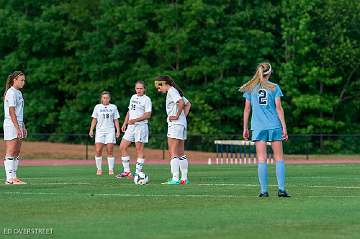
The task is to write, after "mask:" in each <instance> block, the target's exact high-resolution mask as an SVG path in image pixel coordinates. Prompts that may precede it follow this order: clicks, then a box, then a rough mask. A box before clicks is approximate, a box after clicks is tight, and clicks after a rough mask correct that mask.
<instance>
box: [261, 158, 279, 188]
mask: <svg viewBox="0 0 360 239" xmlns="http://www.w3.org/2000/svg"><path fill="white" fill-rule="evenodd" d="M276 172H277V171H276ZM258 177H259V183H260V188H261V193H266V192H268V176H267V164H266V163H258Z"/></svg>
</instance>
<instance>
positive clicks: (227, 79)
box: [0, 0, 360, 135]
mask: <svg viewBox="0 0 360 239" xmlns="http://www.w3.org/2000/svg"><path fill="white" fill-rule="evenodd" d="M359 25H360V1H358V0H279V1H267V0H252V1H246V0H162V1H160V0H93V1H86V0H63V1H60V0H54V1H48V0H0V76H1V78H2V79H3V83H4V84H3V85H5V81H6V78H7V75H9V74H10V73H11V72H12V71H14V70H22V71H24V73H25V75H26V77H27V83H26V86H25V88H24V90H23V94H24V98H25V118H26V123H27V127H28V129H29V133H30V134H31V133H48V132H51V133H62V134H70V133H86V132H87V131H88V127H89V123H90V115H91V112H92V110H93V107H94V106H95V104H97V103H98V102H99V94H100V92H101V91H103V90H108V91H110V92H111V94H112V103H114V104H116V105H117V106H118V108H119V111H120V114H121V118H122V119H124V117H125V114H126V111H127V106H128V102H129V99H130V97H131V95H132V94H133V93H134V83H135V81H137V80H144V81H145V83H146V85H147V95H148V96H150V98H151V99H152V102H153V109H154V112H153V117H152V119H151V123H150V124H151V132H152V133H164V132H165V131H166V115H165V96H164V95H161V94H160V93H158V92H156V90H155V87H154V83H153V82H154V78H155V77H156V76H157V75H160V74H168V75H171V76H172V77H173V78H174V79H175V81H176V82H177V84H178V85H179V86H180V87H181V88H182V89H183V91H184V93H185V95H186V97H187V98H188V99H189V100H190V101H191V103H192V106H193V107H192V111H191V114H190V116H189V121H190V124H189V133H190V134H205V135H220V134H241V133H242V110H243V104H244V99H243V97H242V94H241V93H240V92H239V91H238V87H239V86H240V85H242V84H243V83H244V82H246V81H247V80H249V79H250V78H251V77H252V75H253V74H254V73H255V69H256V66H257V64H258V63H260V62H270V63H271V64H272V66H273V69H274V74H273V76H272V77H271V80H272V81H273V82H275V83H278V84H279V85H280V86H281V88H282V91H283V93H284V97H283V105H284V109H285V116H286V121H287V124H288V132H289V133H290V134H307V133H354V132H360V80H359V76H360V74H359V67H360V60H359V59H360V41H359V40H360V28H359V27H358V26H359ZM1 116H2V117H3V112H1ZM122 119H120V121H121V120H122Z"/></svg>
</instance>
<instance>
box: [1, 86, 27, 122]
mask: <svg viewBox="0 0 360 239" xmlns="http://www.w3.org/2000/svg"><path fill="white" fill-rule="evenodd" d="M10 107H15V115H16V118H17V121H18V123H20V124H21V123H23V122H24V98H23V96H22V93H21V91H20V90H17V89H15V88H14V87H10V88H9V89H8V90H7V91H6V94H5V100H4V113H5V114H4V126H11V125H14V124H13V122H12V121H11V118H10V113H9V108H10Z"/></svg>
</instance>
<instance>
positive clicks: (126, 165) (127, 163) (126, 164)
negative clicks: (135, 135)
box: [121, 156, 131, 173]
mask: <svg viewBox="0 0 360 239" xmlns="http://www.w3.org/2000/svg"><path fill="white" fill-rule="evenodd" d="M121 161H122V165H123V168H124V172H125V173H128V172H131V170H130V156H123V157H121Z"/></svg>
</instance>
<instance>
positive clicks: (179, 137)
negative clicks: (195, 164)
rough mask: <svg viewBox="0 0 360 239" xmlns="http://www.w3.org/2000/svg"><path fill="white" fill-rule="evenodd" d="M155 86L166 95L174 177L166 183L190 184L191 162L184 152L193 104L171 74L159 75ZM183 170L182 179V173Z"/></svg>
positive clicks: (169, 145) (171, 166) (168, 135)
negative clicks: (188, 121)
mask: <svg viewBox="0 0 360 239" xmlns="http://www.w3.org/2000/svg"><path fill="white" fill-rule="evenodd" d="M155 87H156V88H157V90H158V91H159V92H162V93H167V95H166V113H167V115H168V117H167V123H168V133H167V137H168V147H169V153H170V157H171V160H170V168H171V173H172V178H171V179H169V180H168V181H167V182H165V183H164V184H170V185H177V184H189V183H190V180H189V179H188V167H189V163H188V160H187V157H186V155H185V152H184V143H185V140H186V138H187V120H186V117H187V115H188V114H189V112H190V108H191V104H190V102H189V101H188V100H187V99H186V98H185V97H184V95H183V93H182V91H181V89H180V88H179V87H178V86H177V85H176V84H175V82H174V80H173V79H172V78H171V77H170V76H159V77H157V79H156V81H155ZM179 171H180V172H181V180H180V177H179V176H180V175H179V174H180V173H179Z"/></svg>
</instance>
